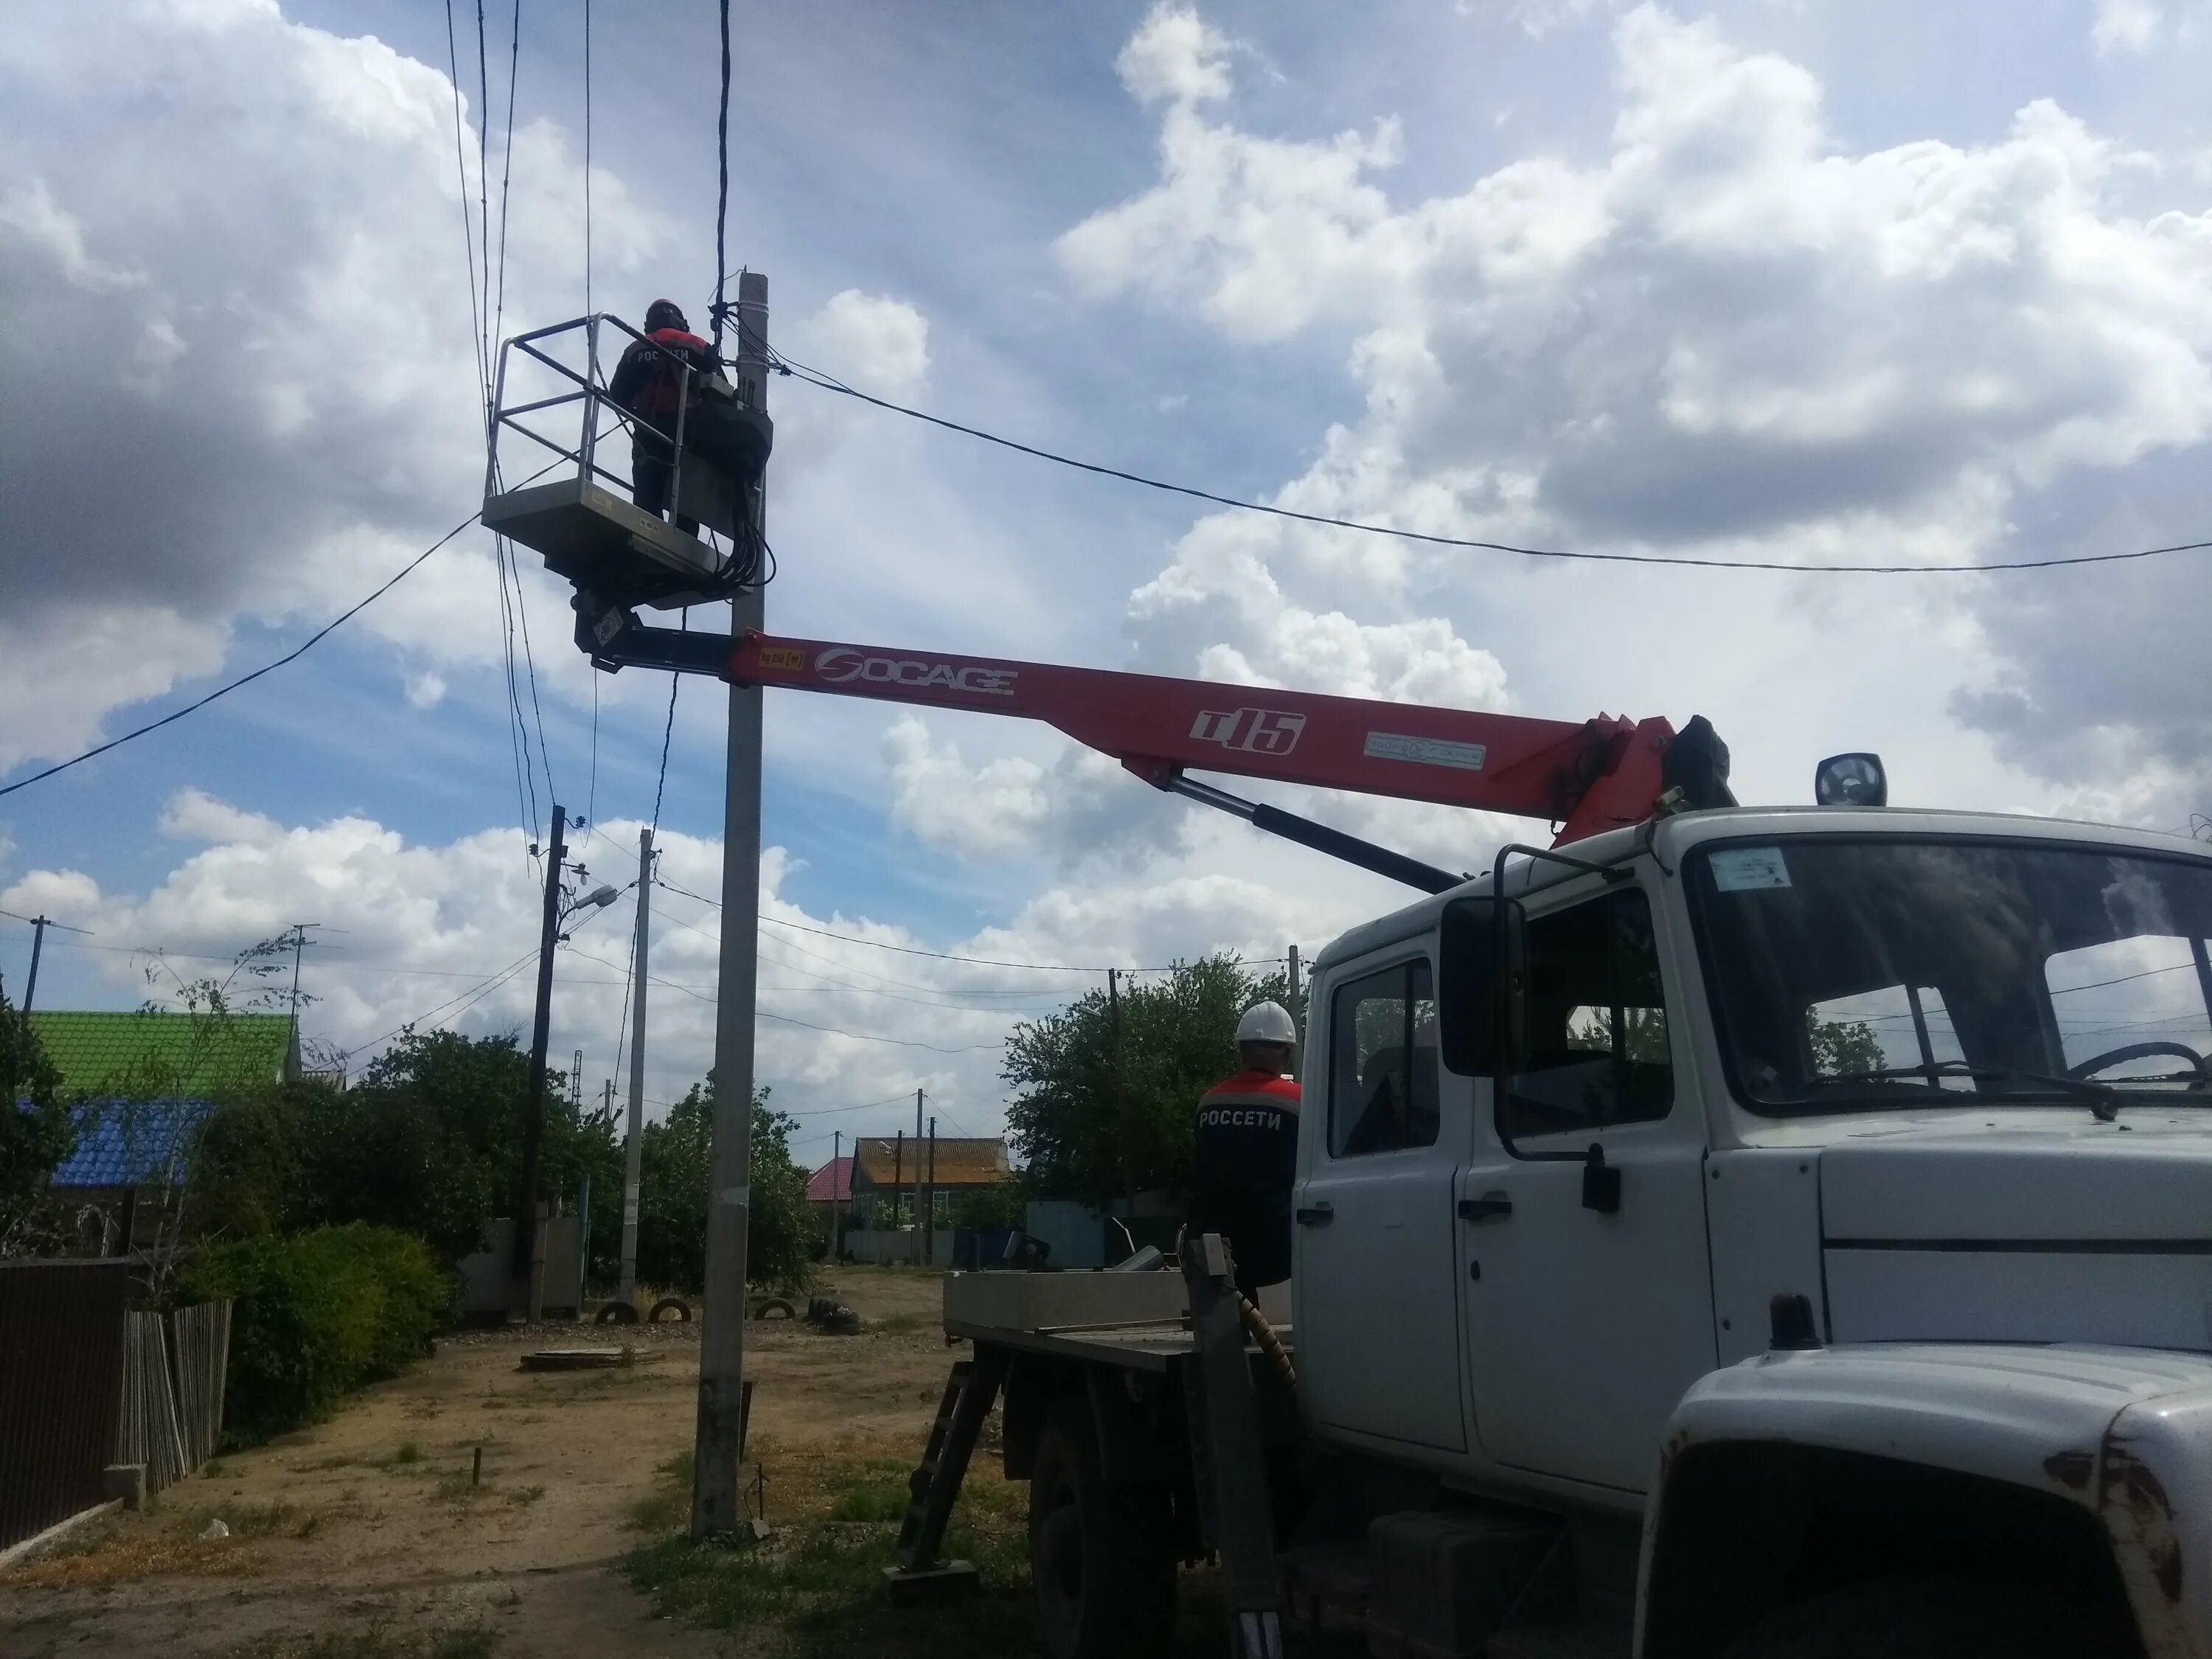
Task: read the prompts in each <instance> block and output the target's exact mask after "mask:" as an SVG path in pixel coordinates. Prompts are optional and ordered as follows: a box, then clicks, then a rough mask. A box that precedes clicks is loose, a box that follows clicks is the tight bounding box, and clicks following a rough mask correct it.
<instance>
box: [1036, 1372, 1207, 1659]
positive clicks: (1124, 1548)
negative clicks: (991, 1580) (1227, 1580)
mask: <svg viewBox="0 0 2212 1659" xmlns="http://www.w3.org/2000/svg"><path fill="white" fill-rule="evenodd" d="M1170 1522H1171V1516H1170V1504H1169V1498H1168V1495H1167V1492H1166V1490H1165V1489H1164V1488H1163V1487H1158V1486H1109V1485H1108V1484H1107V1483H1106V1479H1105V1476H1104V1474H1103V1472H1102V1471H1101V1469H1100V1468H1099V1461H1098V1445H1097V1439H1096V1437H1095V1436H1094V1434H1093V1432H1092V1430H1091V1407H1090V1402H1089V1401H1087V1400H1085V1398H1084V1397H1083V1396H1082V1395H1063V1396H1061V1398H1060V1399H1059V1400H1058V1401H1054V1404H1053V1406H1052V1408H1051V1410H1050V1411H1049V1412H1048V1413H1047V1414H1046V1417H1045V1422H1044V1429H1043V1432H1042V1434H1041V1435H1040V1436H1039V1437H1038V1439H1037V1449H1036V1462H1035V1464H1034V1465H1033V1466H1032V1468H1031V1470H1030V1583H1031V1585H1032V1586H1033V1588H1034V1589H1035V1591H1036V1601H1037V1617H1038V1620H1039V1622H1040V1623H1041V1624H1042V1626H1043V1627H1044V1647H1045V1651H1046V1652H1047V1653H1048V1654H1049V1655H1050V1656H1052V1659H1125V1656H1129V1655H1134V1654H1146V1655H1151V1654H1157V1653H1159V1652H1162V1651H1164V1650H1167V1649H1168V1648H1169V1647H1170V1644H1171V1642H1172V1639H1173V1636H1174V1629H1175V1605H1176V1559H1175V1554H1174V1551H1173V1545H1172V1543H1171V1540H1172V1538H1173V1535H1174V1533H1173V1528H1172V1526H1171V1524H1170Z"/></svg>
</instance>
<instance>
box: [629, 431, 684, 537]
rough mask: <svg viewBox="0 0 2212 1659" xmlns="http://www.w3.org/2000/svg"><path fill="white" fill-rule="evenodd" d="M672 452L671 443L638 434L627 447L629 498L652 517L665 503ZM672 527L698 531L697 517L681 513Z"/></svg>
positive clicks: (671, 469)
mask: <svg viewBox="0 0 2212 1659" xmlns="http://www.w3.org/2000/svg"><path fill="white" fill-rule="evenodd" d="M685 448H686V449H687V450H688V449H689V448H690V446H689V445H688V444H687V445H686V446H685ZM674 453H675V446H673V445H672V444H671V443H669V442H668V441H666V440H665V439H662V438H645V437H641V438H639V439H637V440H636V441H635V442H633V443H632V444H631V445H630V447H629V478H630V485H629V498H630V500H632V501H635V502H636V503H637V504H638V506H640V507H643V508H644V509H645V510H646V511H647V512H648V513H652V514H653V517H655V518H659V516H660V514H661V513H662V511H663V510H664V509H665V507H667V506H668V485H669V482H670V480H671V478H673V477H674V476H675V472H676V467H675V465H674V463H673V461H672V460H671V456H673V455H674ZM676 527H677V528H678V530H680V531H682V532H684V534H685V535H687V536H696V535H697V534H698V533H699V521H698V520H696V519H687V518H685V517H684V516H683V515H682V514H681V513H679V514H678V515H677V520H676Z"/></svg>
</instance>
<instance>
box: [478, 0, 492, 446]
mask: <svg viewBox="0 0 2212 1659" xmlns="http://www.w3.org/2000/svg"><path fill="white" fill-rule="evenodd" d="M490 190H491V68H490V64H489V61H488V59H487V57H486V54H485V52H484V9H483V0H477V230H478V235H477V240H478V241H479V243H481V244H482V246H483V260H482V262H481V263H480V264H479V265H478V266H477V270H478V271H479V272H480V280H481V281H482V283H483V305H482V307H480V308H479V310H478V312H477V315H478V316H479V317H481V318H482V319H483V324H482V326H483V327H484V328H485V330H486V331H487V332H486V333H485V336H484V344H483V365H484V402H485V403H486V404H487V405H489V403H490V402H491V395H492V392H491V336H490V334H489V328H490V325H491V197H490Z"/></svg>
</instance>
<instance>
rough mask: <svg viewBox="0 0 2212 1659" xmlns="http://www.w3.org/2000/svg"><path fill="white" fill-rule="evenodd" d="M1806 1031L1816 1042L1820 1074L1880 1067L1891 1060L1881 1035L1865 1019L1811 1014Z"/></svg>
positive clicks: (1815, 1057)
mask: <svg viewBox="0 0 2212 1659" xmlns="http://www.w3.org/2000/svg"><path fill="white" fill-rule="evenodd" d="M1805 1035H1806V1036H1807V1037H1808V1039H1809V1040H1810V1041H1811V1042H1812V1045H1813V1073H1814V1076H1816V1077H1840V1076H1843V1075H1844V1073H1850V1072H1874V1071H1879V1070H1881V1068H1882V1067H1883V1066H1887V1065H1888V1064H1889V1056H1888V1055H1887V1054H1884V1053H1883V1052H1882V1047H1881V1038H1880V1037H1878V1036H1875V1030H1874V1027H1873V1026H1871V1025H1869V1024H1867V1023H1866V1022H1865V1021H1864V1020H1863V1019H1814V1018H1811V1017H1810V1016H1808V1017H1807V1018H1806V1021H1805Z"/></svg>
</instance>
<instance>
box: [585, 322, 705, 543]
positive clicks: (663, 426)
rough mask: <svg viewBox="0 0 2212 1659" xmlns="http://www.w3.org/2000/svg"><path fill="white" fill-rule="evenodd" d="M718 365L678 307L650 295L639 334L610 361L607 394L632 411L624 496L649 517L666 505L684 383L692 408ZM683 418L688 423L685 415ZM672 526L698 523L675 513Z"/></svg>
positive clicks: (692, 529)
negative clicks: (612, 364)
mask: <svg viewBox="0 0 2212 1659" xmlns="http://www.w3.org/2000/svg"><path fill="white" fill-rule="evenodd" d="M687 367H688V368H690V374H689V375H688V376H687V375H686V374H685V373H684V370H685V368H687ZM719 372H720V364H719V363H717V362H716V361H715V357H714V347H712V346H710V345H708V343H706V342H705V341H704V340H702V339H701V338H700V337H698V336H697V335H696V334H694V333H692V332H691V325H690V324H689V323H687V322H685V321H684V308H683V307H681V306H679V305H678V304H677V303H676V301H673V300H655V301H653V303H652V304H651V305H649V306H647V307H646V308H645V337H644V338H643V339H641V340H632V341H631V342H630V343H629V346H628V347H627V348H625V349H624V350H623V355H622V361H621V362H618V363H617V364H616V365H615V374H614V379H613V380H610V381H609V382H608V383H607V396H608V398H611V400H612V401H613V402H614V403H615V404H617V406H619V407H621V408H623V409H626V410H629V412H630V413H631V414H633V415H635V416H637V417H638V418H637V421H636V422H635V425H634V426H633V427H632V428H631V433H630V451H629V467H630V491H629V493H630V499H631V500H632V501H635V502H636V503H637V504H638V505H639V506H640V507H643V508H644V509H645V510H646V511H647V512H648V513H652V514H653V516H654V517H655V518H658V517H659V516H660V513H661V512H662V510H663V509H664V508H665V507H668V506H669V505H671V503H670V501H669V500H668V485H669V480H670V478H671V476H672V475H673V473H674V471H675V465H676V446H675V443H674V438H675V435H676V428H677V415H678V410H682V409H684V406H685V405H684V392H685V389H686V386H689V388H690V406H691V407H692V408H694V409H696V407H697V405H698V401H699V393H700V391H701V388H702V386H703V385H704V383H705V381H706V380H707V378H708V376H711V375H714V374H718V373H719ZM684 423H685V425H686V426H687V427H688V425H689V424H690V420H689V416H688V415H687V416H686V417H685V422H684ZM685 438H686V443H685V447H686V448H687V449H689V448H690V447H693V441H692V438H691V435H690V433H688V432H687V433H686V435H685ZM676 527H677V528H678V530H681V531H683V532H685V533H686V534H696V532H697V531H698V528H699V525H698V521H697V520H694V519H688V518H684V517H683V516H682V515H681V514H679V515H678V518H677V520H676Z"/></svg>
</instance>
